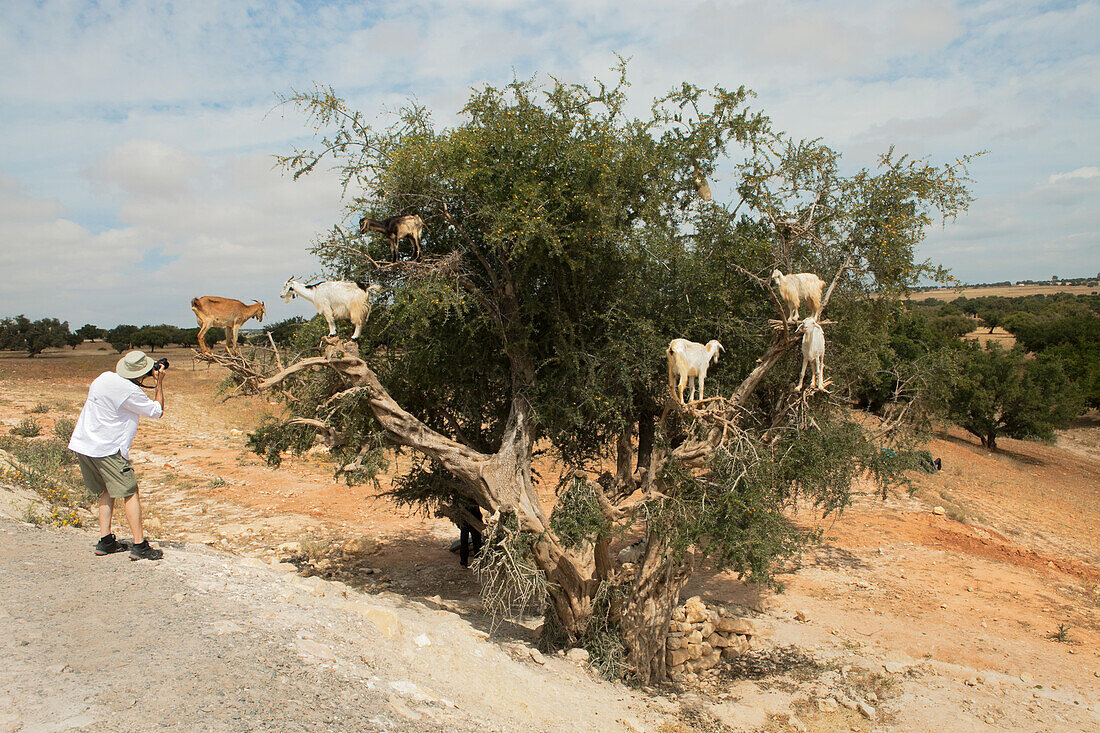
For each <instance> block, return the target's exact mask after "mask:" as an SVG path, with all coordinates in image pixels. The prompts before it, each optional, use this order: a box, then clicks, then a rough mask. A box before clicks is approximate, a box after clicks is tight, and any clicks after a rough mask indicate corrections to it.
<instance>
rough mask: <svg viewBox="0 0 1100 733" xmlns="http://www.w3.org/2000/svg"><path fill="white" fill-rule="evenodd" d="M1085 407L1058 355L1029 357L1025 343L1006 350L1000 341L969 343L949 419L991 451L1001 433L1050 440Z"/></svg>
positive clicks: (961, 365) (953, 396)
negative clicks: (1026, 353)
mask: <svg viewBox="0 0 1100 733" xmlns="http://www.w3.org/2000/svg"><path fill="white" fill-rule="evenodd" d="M1082 408H1083V402H1082V398H1081V392H1080V390H1079V389H1078V388H1077V387H1076V386H1075V385H1074V384H1072V383H1070V381H1069V380H1068V379H1067V377H1066V373H1065V371H1064V369H1063V368H1062V364H1061V362H1060V361H1059V360H1057V359H1051V358H1038V359H1027V358H1025V357H1024V350H1023V348H1022V347H1020V346H1016V347H1014V348H1012V349H1011V350H1008V351H1005V350H1004V349H1002V348H1001V346H1000V345H999V344H997V343H989V344H987V345H986V347H985V348H984V349H983V348H982V347H981V346H979V345H978V344H976V343H973V342H971V343H969V344H967V346H966V347H965V348H964V349H963V352H962V355H961V358H960V361H959V366H958V377H957V378H956V380H955V382H954V384H953V385H952V387H951V396H950V398H949V401H948V414H949V416H950V418H951V420H952V421H954V422H955V423H956V424H958V425H959V426H961V427H963V428H965V429H966V430H967V431H968V432H970V433H971V434H973V435H974V436H976V437H977V438H978V439H979V440H981V442H982V445H984V446H986V447H987V448H989V449H990V450H996V449H997V438H998V437H999V436H1002V435H1007V436H1008V437H1010V438H1029V439H1040V440H1042V439H1045V440H1049V439H1051V438H1053V437H1054V429H1055V428H1058V427H1062V426H1063V425H1064V424H1065V423H1066V421H1067V420H1069V419H1070V418H1072V417H1074V416H1075V415H1078V414H1080V412H1081V410H1082Z"/></svg>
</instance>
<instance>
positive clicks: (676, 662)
mask: <svg viewBox="0 0 1100 733" xmlns="http://www.w3.org/2000/svg"><path fill="white" fill-rule="evenodd" d="M689 659H691V655H690V654H689V653H688V650H687V649H675V650H672V651H668V652H666V653H665V664H667V665H668V666H669V667H679V666H681V665H683V664H684V662H687V661H688V660H689Z"/></svg>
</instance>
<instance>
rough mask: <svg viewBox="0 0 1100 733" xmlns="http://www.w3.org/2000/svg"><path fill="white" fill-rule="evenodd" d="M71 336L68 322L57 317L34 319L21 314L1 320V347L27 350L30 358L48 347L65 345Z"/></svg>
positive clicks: (9, 349) (10, 349) (11, 349)
mask: <svg viewBox="0 0 1100 733" xmlns="http://www.w3.org/2000/svg"><path fill="white" fill-rule="evenodd" d="M70 336H71V335H70V333H69V324H68V322H67V321H59V320H57V319H56V318H42V319H39V320H37V321H32V320H30V319H29V318H27V317H26V316H22V315H19V316H15V317H14V318H5V319H4V320H3V321H0V349H5V350H8V351H26V352H27V356H28V357H30V358H34V357H35V356H37V355H39V354H41V353H42V352H43V351H45V350H46V349H48V348H52V347H57V346H65V345H66V343H67V342H68V339H69V338H70Z"/></svg>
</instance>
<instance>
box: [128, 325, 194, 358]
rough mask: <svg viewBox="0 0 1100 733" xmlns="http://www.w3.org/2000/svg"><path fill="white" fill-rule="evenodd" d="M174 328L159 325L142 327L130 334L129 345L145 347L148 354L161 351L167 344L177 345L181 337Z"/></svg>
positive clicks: (178, 330) (179, 332) (176, 328)
mask: <svg viewBox="0 0 1100 733" xmlns="http://www.w3.org/2000/svg"><path fill="white" fill-rule="evenodd" d="M182 330H183V329H180V328H178V327H176V326H169V325H168V324H161V325H159V326H142V327H141V328H139V329H138V330H136V331H134V332H133V333H132V334H130V343H132V344H133V345H134V346H141V347H145V349H146V350H147V351H148V352H149V353H153V352H154V351H156V350H157V349H162V348H164V347H165V346H167V345H168V344H173V343H179V342H180V341H181V340H182V338H183V336H182V334H181V331H182Z"/></svg>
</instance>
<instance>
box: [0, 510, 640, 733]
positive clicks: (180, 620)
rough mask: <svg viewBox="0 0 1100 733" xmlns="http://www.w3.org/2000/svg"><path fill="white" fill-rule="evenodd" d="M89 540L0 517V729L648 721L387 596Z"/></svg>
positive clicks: (628, 705)
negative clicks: (97, 550)
mask: <svg viewBox="0 0 1100 733" xmlns="http://www.w3.org/2000/svg"><path fill="white" fill-rule="evenodd" d="M93 543H94V538H93V537H92V535H90V534H89V533H87V532H84V531H76V530H68V531H63V530H46V529H37V528H34V527H30V526H28V525H25V524H22V523H20V522H15V521H11V520H7V519H0V622H2V623H3V624H4V626H5V627H6V632H5V633H4V634H2V635H0V659H4V660H5V661H4V664H2V665H0V732H3V733H9V732H14V731H19V732H20V733H24V732H25V733H31V732H34V733H53V732H54V731H104V730H160V731H211V732H221V731H322V730H323V731H332V730H355V731H475V730H476V731H519V730H523V731H585V730H590V731H630V730H632V729H634V730H641V729H643V726H644V727H645V728H648V726H645V725H644V723H642V721H644V720H645V719H646V718H647V717H652V714H653V711H651V710H647V707H648V706H651V705H652V704H653V703H652V702H651V701H650V700H649V699H647V698H645V697H642V696H638V695H636V694H635V693H632V692H630V691H628V690H627V689H626V688H625V687H622V686H621V685H609V684H606V683H603V682H599V681H597V680H595V679H593V678H592V677H591V676H590V675H589V674H588V673H587V672H585V671H583V670H582V669H581V668H579V667H577V666H575V665H573V664H572V663H571V662H569V661H567V660H565V659H561V658H557V657H549V658H546V657H541V658H540V659H539V660H538V661H536V660H535V659H534V658H532V656H531V654H530V650H529V649H526V648H525V647H524V645H521V644H516V643H514V642H513V644H512V645H511V648H510V647H509V645H507V644H504V645H500V644H499V643H497V642H495V641H490V640H489V639H488V638H487V637H488V634H486V633H485V632H482V631H480V630H478V629H475V628H473V627H471V626H470V625H469V624H468V623H467V622H465V621H463V620H462V619H461V618H459V617H458V616H456V615H454V614H451V613H448V612H446V611H443V610H439V609H433V608H430V607H428V606H426V605H424V604H419V603H410V602H408V601H406V600H404V599H402V598H400V597H398V596H394V595H392V594H379V595H372V596H365V595H360V594H358V593H356V592H354V591H351V590H349V589H348V588H347V587H346V586H343V585H342V584H340V583H332V582H324V581H321V580H320V579H319V578H300V577H298V576H297V575H295V574H293V573H292V572H290V570H292V567H291V566H288V565H285V564H281V566H280V564H275V565H270V564H267V563H264V562H262V561H260V560H255V559H248V558H243V559H242V558H238V557H234V556H230V555H227V554H223V553H219V552H216V551H213V550H209V549H207V548H204V547H201V546H191V545H189V546H185V547H184V546H173V545H171V544H168V545H167V546H166V547H165V559H164V560H163V561H161V562H155V563H154V562H131V561H130V560H129V559H128V558H127V556H126V555H125V554H119V555H113V556H108V557H95V556H94V555H93V554H92V552H91V546H92V544H93ZM517 656H520V657H522V659H517V658H516V657H517ZM540 662H541V663H540Z"/></svg>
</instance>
